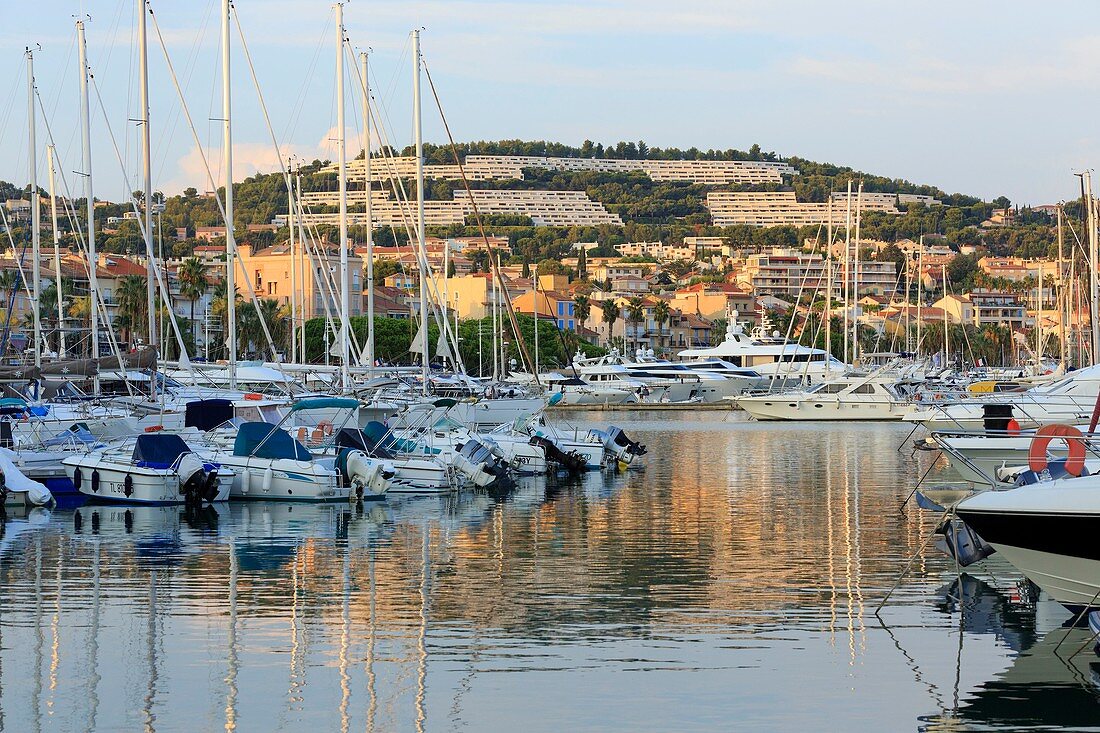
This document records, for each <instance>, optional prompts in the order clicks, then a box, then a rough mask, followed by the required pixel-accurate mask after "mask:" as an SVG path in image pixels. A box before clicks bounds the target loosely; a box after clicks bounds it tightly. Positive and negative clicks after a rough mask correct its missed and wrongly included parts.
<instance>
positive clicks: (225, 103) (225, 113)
mask: <svg viewBox="0 0 1100 733" xmlns="http://www.w3.org/2000/svg"><path fill="white" fill-rule="evenodd" d="M229 71H230V66H229V0H222V124H223V125H224V130H225V131H224V133H223V134H222V145H223V147H222V159H223V162H222V167H223V168H224V169H225V299H226V301H227V303H226V306H227V307H226V315H227V316H228V317H227V318H226V321H227V322H228V326H229V389H236V388H237V237H236V234H235V233H234V232H233V123H232V113H233V95H232V91H231V90H232V84H231V83H230V78H229Z"/></svg>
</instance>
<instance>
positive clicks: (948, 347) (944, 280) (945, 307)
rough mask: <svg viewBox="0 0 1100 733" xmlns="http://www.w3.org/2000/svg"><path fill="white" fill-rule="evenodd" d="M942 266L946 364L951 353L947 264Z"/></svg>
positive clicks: (944, 355) (944, 363) (944, 362)
mask: <svg viewBox="0 0 1100 733" xmlns="http://www.w3.org/2000/svg"><path fill="white" fill-rule="evenodd" d="M941 267H942V268H943V297H944V309H943V365H944V367H946V366H947V360H948V358H949V354H950V353H951V342H950V341H949V340H948V336H947V302H946V299H947V265H941Z"/></svg>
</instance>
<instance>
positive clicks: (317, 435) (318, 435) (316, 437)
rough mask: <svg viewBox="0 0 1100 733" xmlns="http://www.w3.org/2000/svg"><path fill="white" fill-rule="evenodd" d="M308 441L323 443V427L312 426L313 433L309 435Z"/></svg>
mask: <svg viewBox="0 0 1100 733" xmlns="http://www.w3.org/2000/svg"><path fill="white" fill-rule="evenodd" d="M310 441H311V442H313V443H323V442H325V429H324V428H314V429H313V435H312V436H310Z"/></svg>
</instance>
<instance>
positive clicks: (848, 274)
mask: <svg viewBox="0 0 1100 733" xmlns="http://www.w3.org/2000/svg"><path fill="white" fill-rule="evenodd" d="M847 199H848V210H847V213H846V214H845V215H844V318H843V319H842V320H843V325H844V363H845V364H850V363H851V361H849V359H848V351H849V349H848V335H849V334H848V316H849V315H851V304H850V303H849V300H850V298H849V297H848V293H849V291H850V283H851V282H852V262H851V255H852V181H851V179H849V180H848V196H847Z"/></svg>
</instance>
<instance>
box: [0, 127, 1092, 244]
mask: <svg viewBox="0 0 1100 733" xmlns="http://www.w3.org/2000/svg"><path fill="white" fill-rule="evenodd" d="M457 147H458V150H459V153H460V155H462V156H465V155H469V154H479V155H505V154H507V155H537V156H555V157H593V156H594V157H606V158H618V159H642V158H648V159H654V160H682V159H698V160H761V161H780V160H782V161H784V162H787V163H789V164H790V165H792V166H793V167H795V168H796V169H798V171H799V175H797V176H793V177H790V176H788V177H785V178H784V180H783V183H782V184H767V185H761V186H746V185H729V186H706V185H701V184H693V183H686V182H668V181H654V180H651V179H650V178H649V177H648V176H646V175H645V174H644V173H641V172H629V173H624V172H594V171H576V172H567V171H559V170H544V169H528V170H525V171H524V178H523V179H522V180H520V179H510V180H493V181H479V182H477V184H476V186H477V187H479V188H507V189H554V190H583V191H585V192H586V193H587V194H588V196H589V197H590V198H592V199H593V200H595V201H598V202H600V203H602V204H603V205H605V206H606V208H607V209H608V210H610V211H612V212H614V213H617V214H619V216H620V217H621V218H622V220H623V222H624V224H623V225H622V226H615V225H601V226H598V227H535V226H531V225H530V222H529V221H528V220H524V219H523V218H522V217H515V216H506V217H501V216H498V217H492V218H489V219H488V221H487V224H488V228H489V229H490V230H491V233H493V234H497V235H502V236H504V235H506V236H508V237H509V239H510V241H511V243H512V246H513V251H514V254H515V256H516V257H517V258H520V259H523V260H526V261H531V262H533V261H538V260H541V259H545V258H548V257H555V258H556V257H560V256H561V255H563V254H564V253H565V251H566V249H567V248H568V245H570V244H571V243H573V242H578V241H586V242H591V241H597V242H599V243H600V244H601V250H604V251H608V252H609V251H610V248H611V247H612V246H613V245H615V244H618V243H622V242H627V241H655V240H658V239H660V240H663V241H666V242H678V241H682V240H683V238H684V237H685V236H722V237H727V238H728V239H729V240H730V242H731V243H733V244H736V245H743V246H752V245H771V246H788V245H797V244H799V243H801V242H802V241H804V240H805V239H806V238H807V237H813V236H816V235H817V234H818V231H817V230H818V227H801V228H795V227H789V226H781V227H770V228H755V227H749V226H729V227H716V226H713V225H712V224H711V222H710V215H709V213H708V211H707V208H706V205H705V203H706V195H707V192H708V191H711V190H779V189H782V190H793V191H794V192H795V193H796V195H797V196H798V198H799V200H801V201H815V202H820V201H824V200H825V199H826V198H827V196H828V194H829V192H830V191H841V190H844V189H845V188H846V186H847V184H848V181H862V182H863V184H864V189H865V190H867V191H880V192H896V193H913V194H923V195H930V196H934V197H935V198H937V199H939V200H941V201H943V204H944V205H943V206H933V207H926V206H923V205H919V204H910V205H909V206H908V208H907V210H906V211H905V212H904V213H903V214H900V215H891V214H885V213H879V212H867V213H865V214H864V217H863V221H862V233H863V236H864V237H866V238H868V239H881V240H886V241H895V240H898V239H901V238H916V237H919V236H920V235H921V233H925V234H933V233H934V234H941V235H943V236H945V237H946V238H947V241H948V242H949V243H951V244H955V245H962V244H984V245H985V246H987V247H988V248H989V249H990V250H991V251H993V252H995V253H997V254H1009V253H1013V254H1020V255H1022V256H1037V255H1046V254H1048V253H1050V252H1052V251H1053V248H1054V247H1055V246H1056V244H1055V236H1054V232H1053V230H1052V227H1051V222H1050V220H1049V217H1047V216H1046V215H1045V214H1037V213H1032V212H1029V211H1027V210H1024V211H1022V212H1020V215H1019V217H1018V219H1017V224H1016V225H1014V226H1011V227H1004V228H1000V229H993V230H988V231H987V230H979V229H977V228H976V227H977V225H978V224H980V223H981V222H982V221H984V220H986V219H988V218H989V216H990V214H991V212H992V210H993V209H994V208H995V207H1001V208H1003V207H1006V206H1008V205H1009V203H1010V202H1008V201H1007V200H1006V199H1003V197H1002V198H1001V199H998V200H996V201H995V202H984V201H981V200H980V199H978V198H976V197H973V196H968V195H965V194H961V193H950V194H949V193H947V192H945V191H943V190H941V189H939V188H937V187H935V186H932V185H924V184H915V183H912V182H909V181H906V180H902V179H896V178H889V177H886V176H880V175H875V174H871V173H866V172H863V171H857V170H853V169H852V168H849V167H845V166H840V165H835V164H832V163H818V162H815V161H811V160H806V159H803V158H797V157H789V158H781V157H780V156H778V155H777V154H776V153H774V152H764V151H761V150H760V148H759V146H756V145H754V146H752V148H750V149H749V150H748V151H740V150H734V149H730V150H706V151H703V150H698V149H695V148H689V149H687V150H680V149H676V148H665V149H662V148H650V147H649V146H647V145H646V144H645V143H644V142H637V143H635V142H619V143H616V144H614V145H606V146H605V145H602V144H598V143H592V142H591V141H587V140H586V141H585V142H584V143H583V144H582V145H580V146H569V145H563V144H561V143H555V142H546V141H522V140H503V141H496V142H492V141H482V142H470V143H462V144H459V145H458V146H457ZM401 152H402V153H403V154H408V153H411V152H412V151H411V150H408V149H407V150H405V151H401ZM425 157H426V159H427V161H428V162H430V163H440V164H446V163H453V162H454V161H453V158H452V156H451V152H450V148H449V147H443V146H436V145H427V146H426V147H425ZM326 163H327V162H326V161H314V162H313V163H312V164H310V165H308V166H305V167H303V169H302V174H303V175H302V181H303V187H304V188H305V189H306V190H331V189H334V188H335V186H336V180H335V175H334V174H331V173H318V172H317V171H319V170H320V169H321V168H322V167H323V166H324V165H326ZM461 186H462V184H461V183H460V182H456V181H441V180H437V181H430V182H429V186H428V191H427V195H426V197H427V198H429V199H450V198H451V197H452V194H453V192H454V191H456V190H459V189H461ZM234 191H235V197H236V198H235V202H236V206H235V218H236V226H237V227H238V229H243V228H244V227H245V226H246V225H248V224H266V223H268V222H270V221H271V219H272V218H273V217H274V216H276V215H278V214H283V213H285V212H286V209H287V195H286V189H285V185H284V183H283V179H282V176H281V174H279V173H273V174H257V175H254V176H251V177H249V178H246V179H245V180H243V181H241V182H240V183H238V184H236V186H235V189H234ZM3 192H7V193H8V195H14V194H15V189H14V187H12V186H11V184H6V183H2V182H0V193H3ZM23 195H24V196H25V189H24V192H23ZM77 206H78V207H81V206H82V202H81V201H79V200H78V201H77ZM1079 208H1080V207H1079V206H1076V209H1079ZM127 209H128V207H124V206H122V205H109V206H103V207H100V208H99V209H97V217H102V219H103V220H104V221H105V220H106V218H107V217H109V216H121V215H122V214H123V213H124V212H125V211H126V210H127ZM1067 214H1068V215H1069V216H1071V217H1072V216H1074V214H1075V205H1070V206H1068V207H1067ZM162 224H163V228H164V231H165V232H166V233H168V232H172V233H174V232H175V231H176V229H177V228H186V229H187V230H188V232H189V233H190V234H192V235H193V234H194V228H195V227H197V226H217V225H220V224H221V217H220V214H219V212H218V207H217V205H216V203H215V201H214V200H213V199H212V198H209V197H205V196H201V195H199V192H198V191H196V190H195V189H188V190H186V191H184V192H183V193H182V194H179V195H176V196H169V197H167V198H166V199H165V211H164V214H163V217H162ZM470 224H472V222H467V226H451V227H446V228H439V229H435V230H434V231H430V233H431V234H435V235H442V236H461V235H475V234H476V233H477V229H476V227H473V226H469V225H470ZM101 226H102V225H101ZM326 235H327V236H329V237H330V239H333V240H334V239H335V237H333V235H332V232H331V231H326ZM13 236H14V237H15V241H16V243H17V244H18V243H20V242H22V241H25V239H26V238H27V233H26V232H24V231H22V229H21V228H19V227H15V228H13ZM285 236H286V233H285V230H284V231H283V232H277V233H274V234H271V233H258V234H257V233H249V234H245V233H244V232H243V231H242V232H241V233H240V235H239V238H240V239H241V241H244V242H248V241H252V242H254V243H256V244H264V243H266V242H268V241H274V240H276V239H277V238H280V237H285ZM352 236H353V237H355V238H357V239H362V238H363V236H364V232H362V231H358V230H357V228H356V227H352ZM166 238H167V237H166ZM404 239H405V235H404V232H390V231H388V230H385V229H384V230H382V231H379V232H377V233H376V241H378V242H379V243H381V244H387V243H392V242H395V241H397V242H400V241H403V240H404ZM101 246H102V248H103V249H104V250H105V251H114V252H132V251H137V250H138V248H140V246H141V242H140V237H139V236H138V230H137V227H136V225H134V223H133V222H123V223H122V224H121V225H120V226H119V227H118V231H117V233H114V234H111V235H107V236H105V237H104V238H103V239H102V240H101ZM193 246H194V240H187V241H183V242H174V243H173V244H172V245H171V249H172V252H173V254H176V255H185V254H188V253H189V252H190V250H191V249H192V248H193Z"/></svg>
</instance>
